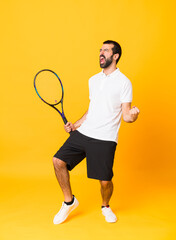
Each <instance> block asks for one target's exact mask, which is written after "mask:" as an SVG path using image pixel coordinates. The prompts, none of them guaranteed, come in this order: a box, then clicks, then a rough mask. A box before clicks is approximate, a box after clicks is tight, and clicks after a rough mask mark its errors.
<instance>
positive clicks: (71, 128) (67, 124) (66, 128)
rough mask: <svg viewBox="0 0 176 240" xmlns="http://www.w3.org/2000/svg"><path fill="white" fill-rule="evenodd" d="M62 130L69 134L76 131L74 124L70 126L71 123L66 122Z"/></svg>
mask: <svg viewBox="0 0 176 240" xmlns="http://www.w3.org/2000/svg"><path fill="white" fill-rule="evenodd" d="M64 129H65V131H66V132H67V133H69V132H71V131H72V132H73V131H75V130H76V128H75V126H74V124H72V123H71V122H67V123H66V124H65V125H64Z"/></svg>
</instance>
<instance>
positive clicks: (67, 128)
mask: <svg viewBox="0 0 176 240" xmlns="http://www.w3.org/2000/svg"><path fill="white" fill-rule="evenodd" d="M87 114H88V111H87V112H86V113H85V114H84V115H83V116H82V118H80V119H79V120H78V121H76V122H75V123H74V124H72V123H71V122H67V123H66V125H64V129H65V131H66V132H70V131H75V130H76V129H77V128H78V127H80V126H81V124H82V123H83V122H84V121H85V120H86V116H87Z"/></svg>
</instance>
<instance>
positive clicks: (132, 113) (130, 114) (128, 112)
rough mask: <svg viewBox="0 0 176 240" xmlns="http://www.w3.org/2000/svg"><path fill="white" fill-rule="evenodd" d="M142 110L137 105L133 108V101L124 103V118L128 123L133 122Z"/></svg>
mask: <svg viewBox="0 0 176 240" xmlns="http://www.w3.org/2000/svg"><path fill="white" fill-rule="evenodd" d="M139 113H140V111H139V109H138V108H137V107H136V106H133V107H132V108H131V103H130V102H127V103H122V114H123V120H124V121H125V122H128V123H132V122H134V121H136V120H137V118H138V115H139Z"/></svg>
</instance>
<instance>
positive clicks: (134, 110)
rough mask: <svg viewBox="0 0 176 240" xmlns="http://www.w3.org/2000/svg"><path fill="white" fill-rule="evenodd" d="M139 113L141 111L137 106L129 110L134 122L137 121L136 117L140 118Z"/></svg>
mask: <svg viewBox="0 0 176 240" xmlns="http://www.w3.org/2000/svg"><path fill="white" fill-rule="evenodd" d="M139 113H140V111H139V109H138V108H137V107H136V106H133V107H132V108H131V109H130V110H129V114H130V117H131V119H132V121H133V122H134V121H136V119H137V118H138V115H139Z"/></svg>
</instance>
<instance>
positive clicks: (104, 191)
mask: <svg viewBox="0 0 176 240" xmlns="http://www.w3.org/2000/svg"><path fill="white" fill-rule="evenodd" d="M100 184H101V196H102V214H103V215H104V216H105V219H106V221H107V222H111V223H113V222H116V221H117V218H116V215H115V214H114V213H113V212H112V210H111V208H110V207H109V201H110V199H111V196H112V193H113V183H112V181H100Z"/></svg>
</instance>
